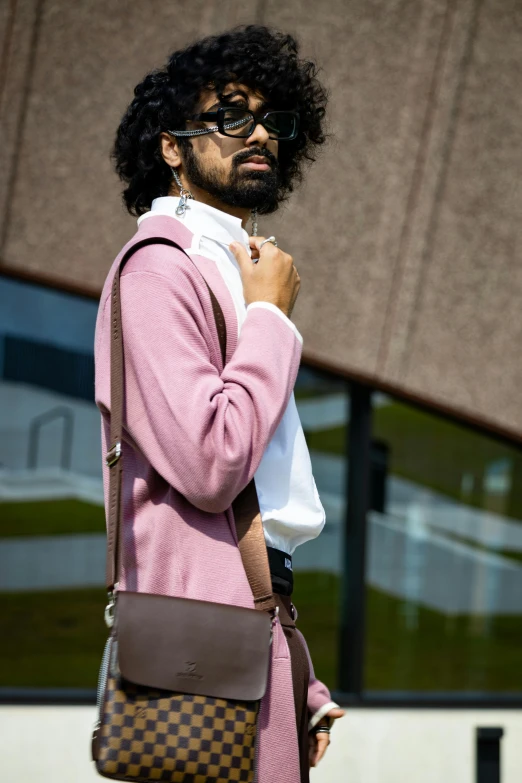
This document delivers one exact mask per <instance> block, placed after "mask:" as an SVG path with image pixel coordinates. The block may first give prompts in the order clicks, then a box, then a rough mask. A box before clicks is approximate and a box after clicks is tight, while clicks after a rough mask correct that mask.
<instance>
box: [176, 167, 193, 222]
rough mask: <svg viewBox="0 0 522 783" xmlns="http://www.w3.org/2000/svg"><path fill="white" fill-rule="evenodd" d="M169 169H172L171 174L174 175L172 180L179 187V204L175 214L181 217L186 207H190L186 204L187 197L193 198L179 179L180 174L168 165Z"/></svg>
mask: <svg viewBox="0 0 522 783" xmlns="http://www.w3.org/2000/svg"><path fill="white" fill-rule="evenodd" d="M170 170H171V171H172V176H173V177H174V180H175V182H176V185H177V186H178V188H179V204H178V206H177V207H176V215H179V216H180V217H183V215H184V214H185V212H186V211H187V209H190V206H189V205H188V204H187V201H188V200H189V198H192V199H193V198H194V196H193V195H192V193H191V192H190V190H185V188H184V187H183V183H182V181H181V179H180V176H179V174H178V172H177V171H176V169H173V168H172V166H171V167H170Z"/></svg>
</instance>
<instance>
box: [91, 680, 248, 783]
mask: <svg viewBox="0 0 522 783" xmlns="http://www.w3.org/2000/svg"><path fill="white" fill-rule="evenodd" d="M258 710H259V702H257V701H256V702H235V701H226V700H225V699H214V698H210V697H206V696H194V695H189V694H181V693H175V694H172V693H170V692H166V691H158V690H152V689H150V688H144V687H141V686H138V685H134V684H132V683H128V682H125V681H123V680H122V679H121V678H119V677H114V676H111V675H109V677H108V679H107V687H106V691H105V696H104V703H103V707H102V719H101V726H100V727H99V729H98V736H97V740H96V742H97V754H96V755H97V759H96V767H97V770H98V772H99V773H100V774H101V775H103V776H105V777H109V778H112V779H115V780H129V781H136V783H145V782H147V783H148V781H152V780H161V781H169V783H230V781H245V783H252V781H253V780H254V755H255V741H256V734H257V715H258Z"/></svg>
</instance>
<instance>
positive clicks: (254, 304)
mask: <svg viewBox="0 0 522 783" xmlns="http://www.w3.org/2000/svg"><path fill="white" fill-rule="evenodd" d="M254 307H265V308H266V309H267V310H271V311H272V312H273V313H276V314H277V315H278V316H279V317H280V318H281V319H282V320H283V321H284V322H285V323H286V324H288V326H289V327H290V328H291V329H292V331H293V332H294V334H295V336H296V337H297V339H298V340H299V342H300V343H301V345H302V344H303V338H302V336H301V333H300V332H299V330H298V328H297V326H296V325H295V324H294V323H293V321H291V320H290V318H288V316H286V315H285V314H284V313H283V311H282V310H281V308H280V307H278V306H277V305H275V304H272V302H250V304H249V305H248V307H247V312H248V311H249V310H250V309H251V308H254Z"/></svg>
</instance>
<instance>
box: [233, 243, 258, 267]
mask: <svg viewBox="0 0 522 783" xmlns="http://www.w3.org/2000/svg"><path fill="white" fill-rule="evenodd" d="M229 248H230V250H231V251H232V253H233V254H234V257H235V259H236V261H237V263H238V264H239V266H240V267H242V266H245V265H249V266H251V265H252V259H251V258H250V256H249V255H248V253H247V251H246V250H245V248H244V247H243V245H242V244H241V243H240V242H232V244H231V245H229Z"/></svg>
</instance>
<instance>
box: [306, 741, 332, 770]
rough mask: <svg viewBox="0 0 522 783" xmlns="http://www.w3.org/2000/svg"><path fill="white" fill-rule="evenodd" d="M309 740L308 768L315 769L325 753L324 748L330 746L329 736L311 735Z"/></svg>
mask: <svg viewBox="0 0 522 783" xmlns="http://www.w3.org/2000/svg"><path fill="white" fill-rule="evenodd" d="M310 740H311V742H310V766H311V767H316V766H317V764H319V762H320V761H321V759H322V758H323V756H324V754H325V753H326V748H327V747H328V745H329V744H330V735H329V734H323V733H321V734H314V735H311V737H310Z"/></svg>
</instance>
